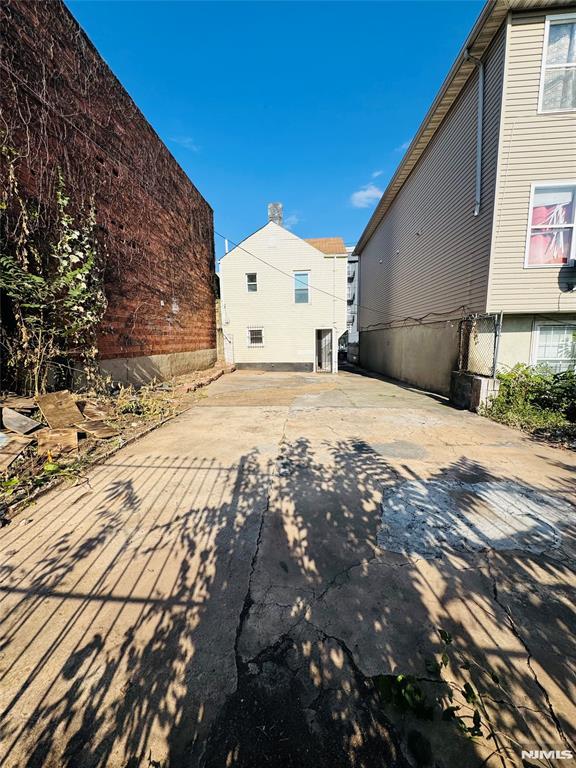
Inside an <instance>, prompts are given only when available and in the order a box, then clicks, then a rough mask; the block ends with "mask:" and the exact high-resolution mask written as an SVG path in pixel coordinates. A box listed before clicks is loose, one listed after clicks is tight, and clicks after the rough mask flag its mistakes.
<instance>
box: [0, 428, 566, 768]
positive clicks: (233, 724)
mask: <svg viewBox="0 0 576 768" xmlns="http://www.w3.org/2000/svg"><path fill="white" fill-rule="evenodd" d="M121 456H122V455H121V454H119V456H118V459H117V461H113V462H111V463H110V464H108V465H106V467H103V468H100V469H98V470H96V471H95V472H94V473H93V477H92V479H91V485H92V491H91V494H88V495H86V493H85V491H84V490H82V489H72V490H71V491H67V492H65V494H64V495H65V499H64V501H65V504H64V503H63V506H62V514H61V515H60V516H55V515H54V514H50V515H48V514H47V515H46V516H45V517H44V516H43V515H42V514H41V511H42V505H40V507H39V510H37V511H36V512H35V520H34V521H33V522H34V525H35V527H36V528H35V534H36V535H35V536H34V537H33V538H32V539H30V538H27V539H23V538H22V536H23V532H22V531H20V530H18V528H15V527H14V526H11V529H9V530H8V532H7V534H6V537H5V538H4V542H5V548H6V551H7V552H10V555H11V557H12V558H13V559H14V561H15V564H11V563H7V564H6V569H5V571H4V575H3V582H2V585H1V587H0V599H1V600H2V603H3V604H2V610H3V627H4V629H3V636H2V652H3V655H4V659H5V663H4V665H3V668H2V670H1V671H0V678H2V686H3V688H4V691H5V693H4V696H3V698H2V718H1V724H2V725H1V728H2V730H1V732H0V735H1V739H2V744H3V747H2V753H1V754H2V759H3V760H4V761H5V764H6V765H18V764H22V760H23V757H22V755H25V756H26V757H25V760H26V765H29V766H31V768H33V767H34V766H43V765H49V764H58V765H60V766H66V768H76V766H116V765H117V766H130V767H132V766H140V765H162V766H182V765H195V766H196V765H198V766H206V767H210V768H219V767H220V766H227V767H229V766H235V767H236V768H239V767H242V768H244V767H245V768H248V766H250V767H251V768H252V767H253V766H266V765H273V766H280V767H282V768H283V767H284V766H286V767H290V768H292V766H294V768H295V767H296V766H298V767H299V768H307V767H308V766H310V767H312V766H314V767H315V768H318V767H319V768H323V766H326V767H328V766H366V768H371V767H372V766H407V765H409V764H411V765H423V766H424V765H433V764H435V763H434V762H433V760H436V761H438V760H439V759H440V752H441V753H442V755H443V757H442V760H444V759H446V763H443V764H447V765H450V764H452V765H466V766H467V768H468V766H470V768H474V766H480V765H482V764H486V765H491V764H494V765H497V764H498V765H505V764H514V763H513V762H510V763H506V762H502V757H498V761H499V762H493V763H492V762H490V760H491V759H492V758H488V755H489V752H490V749H494V745H488V746H487V745H486V744H478V743H475V742H473V741H472V740H470V739H466V738H464V737H462V736H460V734H458V733H457V731H456V730H455V729H454V727H453V724H451V723H444V722H442V720H441V717H440V713H439V711H438V716H437V717H436V718H435V720H434V721H433V722H432V724H430V723H424V722H422V723H420V722H418V721H417V719H414V718H413V717H406V716H404V715H400V714H399V713H397V712H394V711H393V710H392V709H390V707H389V706H388V705H387V703H386V702H384V701H383V700H382V698H381V696H380V694H379V691H378V686H377V685H376V683H375V680H376V679H377V678H378V677H379V676H381V675H388V674H400V673H403V674H409V675H413V676H414V677H415V679H418V680H420V681H421V684H422V686H425V687H426V688H427V691H428V695H429V696H430V697H431V699H434V698H435V697H436V696H441V695H443V693H444V692H445V688H444V687H443V686H442V684H441V683H440V682H439V681H437V680H434V679H430V675H429V674H427V672H426V665H425V663H426V660H427V659H429V658H430V657H432V656H437V655H438V654H439V653H440V652H441V649H442V648H441V646H442V643H441V641H440V638H439V636H438V629H439V628H443V629H445V630H446V631H449V632H450V633H451V634H452V636H453V637H454V646H455V647H457V649H458V650H459V651H461V653H462V655H463V657H464V658H466V659H467V660H468V661H470V662H472V663H473V669H472V671H471V672H470V675H471V679H472V681H473V683H474V685H476V686H477V687H478V689H479V690H485V692H486V696H487V701H488V702H489V704H490V713H489V714H490V718H491V721H492V725H493V727H494V729H496V730H498V731H499V732H501V733H502V734H504V737H503V740H504V743H505V745H509V744H510V742H508V741H506V739H508V738H512V739H514V740H515V741H516V742H517V743H518V744H521V745H526V746H525V748H526V749H531V748H534V749H539V748H546V747H548V746H550V748H558V749H564V748H567V745H568V744H571V743H572V742H573V739H574V732H573V722H571V720H570V717H571V712H572V713H573V709H572V710H571V709H570V698H572V700H573V699H574V693H575V691H574V682H573V681H574V680H576V669H575V661H574V659H575V658H576V640H575V637H576V635H575V633H574V629H576V621H575V613H574V607H573V605H572V603H571V602H570V592H571V590H572V589H573V585H574V571H573V567H572V565H571V560H570V557H569V555H568V554H567V553H569V552H570V551H573V544H574V517H573V512H574V508H573V507H571V506H570V505H569V504H568V502H560V501H559V500H558V497H556V499H555V501H556V504H554V503H553V501H551V497H550V495H549V494H548V493H546V492H544V491H543V490H542V489H540V488H537V487H533V486H530V485H529V484H527V483H525V482H521V481H520V480H514V481H509V480H507V481H505V480H503V479H502V478H501V477H498V476H496V475H494V473H493V472H492V471H489V470H488V469H487V468H486V467H484V466H483V465H481V464H479V463H475V462H472V461H468V460H459V461H455V462H453V463H451V464H449V465H447V466H445V467H443V468H441V469H440V470H438V471H437V472H435V473H433V474H432V475H428V476H427V477H425V478H424V477H419V476H418V474H417V473H416V472H415V471H414V470H413V469H411V468H410V467H409V466H405V467H403V468H402V471H400V470H399V469H398V468H397V466H393V465H392V464H391V463H390V462H388V461H387V460H386V459H385V458H384V457H383V456H382V455H381V454H380V453H378V451H376V450H375V449H374V448H373V446H371V445H370V444H369V443H367V442H365V441H363V440H358V439H355V440H354V439H346V440H344V439H334V440H331V441H311V440H308V439H304V438H296V439H294V440H288V439H284V440H283V441H282V442H281V444H280V446H279V450H278V452H277V455H276V456H275V457H274V461H273V462H272V463H271V461H270V457H268V456H267V455H265V454H261V453H259V452H258V451H253V452H251V453H248V454H246V455H244V456H242V457H241V458H240V459H239V461H238V462H235V463H234V464H232V465H230V466H224V465H222V464H219V463H217V462H215V461H208V460H206V459H200V458H195V457H178V458H174V457H172V458H169V459H167V458H165V457H164V458H163V457H160V456H148V457H146V458H145V459H144V460H142V461H140V462H139V463H136V462H135V461H132V460H130V459H129V458H128V459H125V460H123V459H122V458H121ZM568 490H569V489H568V488H566V487H562V486H561V483H560V482H558V484H557V491H558V494H561V493H565V492H566V491H568ZM92 499H94V501H92ZM20 544H21V545H22V546H21V548H20ZM3 546H4V545H3ZM482 669H486V670H488V671H489V672H493V673H494V674H496V675H497V677H498V679H499V680H500V681H501V682H500V684H498V685H497V684H495V683H494V682H493V681H492V683H490V682H489V681H487V679H485V676H483V673H482V672H481V670H482ZM479 670H480V671H479ZM450 674H451V675H453V676H454V680H455V681H456V682H457V683H458V684H459V685H461V684H462V681H463V679H464V678H463V677H462V673H461V671H460V670H459V669H458V667H457V665H455V666H454V668H453V667H450ZM448 742H450V744H451V745H452V746H451V747H450V749H453V750H454V752H455V754H456V758H454V759H455V760H456V762H452V763H450V760H449V759H448V758H447V757H446V755H447V754H448V753H449V747H448ZM415 745H416V746H415ZM417 745H420V746H419V747H418V746H417ZM422 745H424V746H422ZM488 747H490V749H488ZM427 749H429V750H431V753H430V754H431V755H432V757H430V755H429V754H428V752H427ZM515 749H516V752H515V753H513V754H512V756H511V758H510V759H511V760H513V759H514V754H516V755H518V753H519V752H518V750H519V749H520V747H517V748H516V747H515ZM408 758H409V760H410V763H409V762H408ZM486 758H488V759H489V761H488V763H485V760H486ZM458 760H459V761H460V762H458Z"/></svg>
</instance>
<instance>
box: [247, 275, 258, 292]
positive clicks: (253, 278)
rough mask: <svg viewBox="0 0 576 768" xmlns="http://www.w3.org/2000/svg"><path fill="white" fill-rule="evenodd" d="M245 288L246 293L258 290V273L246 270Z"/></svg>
mask: <svg viewBox="0 0 576 768" xmlns="http://www.w3.org/2000/svg"><path fill="white" fill-rule="evenodd" d="M246 290H247V291H248V293H256V291H257V290H258V275H257V273H256V272H246Z"/></svg>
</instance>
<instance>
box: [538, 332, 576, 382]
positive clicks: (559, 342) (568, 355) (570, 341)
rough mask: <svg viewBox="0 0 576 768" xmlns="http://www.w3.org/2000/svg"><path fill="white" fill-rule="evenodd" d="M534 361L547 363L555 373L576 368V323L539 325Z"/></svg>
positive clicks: (539, 363) (540, 363)
mask: <svg viewBox="0 0 576 768" xmlns="http://www.w3.org/2000/svg"><path fill="white" fill-rule="evenodd" d="M532 357H533V360H532V362H533V363H536V364H538V365H545V366H546V367H548V368H551V369H552V370H553V371H554V372H555V373H560V372H561V371H573V370H575V369H576V324H574V325H552V324H550V323H548V324H543V325H537V326H536V333H535V339H534V347H533V355H532Z"/></svg>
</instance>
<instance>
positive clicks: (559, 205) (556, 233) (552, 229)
mask: <svg viewBox="0 0 576 768" xmlns="http://www.w3.org/2000/svg"><path fill="white" fill-rule="evenodd" d="M575 198H576V185H574V186H572V185H571V186H568V185H564V186H560V185H559V186H541V187H536V186H535V187H534V188H533V192H532V205H531V207H530V231H529V233H528V244H527V246H526V266H527V267H543V266H561V265H562V264H567V263H568V262H569V261H571V260H572V259H574V257H575V247H576V239H575V236H574V223H575V215H576V205H575Z"/></svg>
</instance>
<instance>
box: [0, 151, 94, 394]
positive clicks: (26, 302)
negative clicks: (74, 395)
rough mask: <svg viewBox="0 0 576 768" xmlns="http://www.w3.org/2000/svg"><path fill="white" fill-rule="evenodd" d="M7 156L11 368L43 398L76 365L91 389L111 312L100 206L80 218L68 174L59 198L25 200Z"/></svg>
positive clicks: (5, 251)
mask: <svg viewBox="0 0 576 768" xmlns="http://www.w3.org/2000/svg"><path fill="white" fill-rule="evenodd" d="M2 151H3V154H4V157H3V160H4V163H3V167H4V168H6V169H7V170H6V173H7V178H6V179H4V183H3V184H2V198H1V201H0V208H1V213H2V217H1V225H0V290H1V291H2V292H3V293H4V295H5V296H6V297H7V299H8V311H9V312H10V315H11V318H10V319H11V321H12V322H10V323H6V324H5V328H6V326H8V327H9V330H8V331H5V332H4V336H3V339H2V343H3V345H4V346H5V351H6V352H7V354H6V355H5V357H6V361H7V365H8V366H9V368H10V370H11V372H12V374H13V379H14V382H15V386H16V387H17V388H18V389H19V390H21V391H27V392H34V393H35V394H38V393H39V392H43V391H45V390H46V387H47V385H48V383H49V382H50V381H51V380H54V379H57V378H58V372H59V371H60V370H62V369H66V368H68V369H69V368H70V367H72V368H75V369H76V370H77V371H79V372H81V374H82V378H83V379H84V380H85V381H87V382H88V383H90V382H91V381H92V380H94V378H95V376H96V372H97V366H96V357H97V353H98V350H97V346H96V328H97V325H98V323H99V322H100V320H101V319H102V317H103V315H104V312H105V309H106V297H105V293H104V282H103V258H102V254H101V252H100V249H99V246H98V241H97V239H96V210H95V205H94V201H93V200H91V201H89V203H88V204H87V205H86V206H85V208H84V209H82V210H78V211H75V212H72V211H71V209H70V197H69V195H68V194H67V191H66V180H65V178H64V175H63V174H62V172H61V171H59V173H58V177H57V183H56V185H55V190H54V192H53V194H54V199H53V200H49V199H48V200H44V201H43V202H42V203H39V202H35V201H34V200H31V199H29V198H28V199H25V198H24V196H23V195H21V193H20V190H19V186H18V181H17V174H16V171H15V163H16V161H15V158H16V153H15V152H13V151H12V150H11V149H9V148H6V147H4V148H3V150H2Z"/></svg>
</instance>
